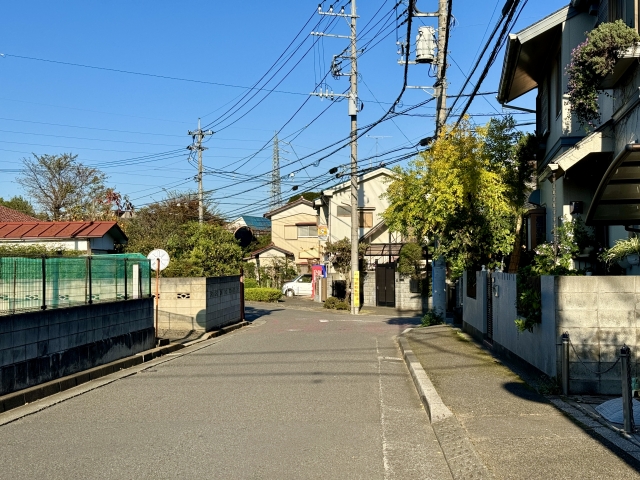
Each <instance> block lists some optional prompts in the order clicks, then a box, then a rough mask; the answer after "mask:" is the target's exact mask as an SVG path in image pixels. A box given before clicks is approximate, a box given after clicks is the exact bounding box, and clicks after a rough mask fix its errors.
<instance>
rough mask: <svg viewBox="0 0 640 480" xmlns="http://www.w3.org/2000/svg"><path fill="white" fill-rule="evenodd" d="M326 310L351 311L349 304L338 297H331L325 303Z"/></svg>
mask: <svg viewBox="0 0 640 480" xmlns="http://www.w3.org/2000/svg"><path fill="white" fill-rule="evenodd" d="M324 308H329V309H331V310H349V308H350V307H349V304H348V303H347V302H345V301H342V300H340V299H339V298H336V297H329V298H327V299H326V300H325V301H324Z"/></svg>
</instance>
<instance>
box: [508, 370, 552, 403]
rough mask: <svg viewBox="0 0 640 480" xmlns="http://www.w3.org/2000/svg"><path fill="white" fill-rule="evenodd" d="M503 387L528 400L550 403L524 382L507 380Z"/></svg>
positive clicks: (512, 393)
mask: <svg viewBox="0 0 640 480" xmlns="http://www.w3.org/2000/svg"><path fill="white" fill-rule="evenodd" d="M507 368H508V367H507ZM502 388H504V389H505V390H506V391H507V392H509V393H510V394H511V395H515V396H516V397H518V398H522V399H523V400H528V401H529V402H536V403H549V401H548V400H547V399H546V398H545V397H543V396H542V395H540V394H539V393H538V392H536V390H535V389H534V388H533V387H531V386H530V385H528V384H526V383H524V382H507V383H505V384H504V385H502Z"/></svg>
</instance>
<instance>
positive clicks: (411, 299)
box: [396, 272, 428, 312]
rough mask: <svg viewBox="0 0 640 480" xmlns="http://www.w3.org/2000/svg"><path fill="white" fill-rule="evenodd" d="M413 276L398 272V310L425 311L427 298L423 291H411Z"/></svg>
mask: <svg viewBox="0 0 640 480" xmlns="http://www.w3.org/2000/svg"><path fill="white" fill-rule="evenodd" d="M410 282H411V277H410V276H409V275H402V274H400V273H397V272H396V310H401V311H415V312H422V311H424V309H425V307H426V304H427V300H428V299H427V298H423V295H422V293H411V285H410Z"/></svg>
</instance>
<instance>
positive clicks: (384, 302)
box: [376, 263, 396, 307]
mask: <svg viewBox="0 0 640 480" xmlns="http://www.w3.org/2000/svg"><path fill="white" fill-rule="evenodd" d="M376 305H377V306H379V307H395V306H396V268H395V265H394V264H392V263H390V264H386V265H376Z"/></svg>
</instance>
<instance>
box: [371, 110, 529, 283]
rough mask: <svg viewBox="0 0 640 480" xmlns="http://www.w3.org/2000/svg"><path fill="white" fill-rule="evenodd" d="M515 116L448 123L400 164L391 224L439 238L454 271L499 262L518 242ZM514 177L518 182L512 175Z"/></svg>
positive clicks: (390, 193) (392, 190)
mask: <svg viewBox="0 0 640 480" xmlns="http://www.w3.org/2000/svg"><path fill="white" fill-rule="evenodd" d="M513 126H514V123H513V121H512V120H510V121H493V122H491V123H490V124H489V125H488V126H486V127H472V126H471V125H470V124H469V122H468V120H467V119H465V120H464V121H463V122H461V124H460V126H459V127H457V128H450V127H446V128H444V129H443V132H442V135H441V136H440V137H439V139H438V140H436V141H435V142H434V143H433V145H432V147H431V148H430V149H429V150H427V151H425V152H423V153H422V154H421V155H420V156H418V157H417V158H415V159H414V160H412V161H411V162H410V163H409V166H408V167H407V168H401V167H398V168H396V169H395V172H396V174H397V177H396V178H395V179H394V180H392V181H391V183H390V185H389V187H388V189H387V192H386V194H385V195H386V196H387V198H388V199H389V202H390V205H389V207H388V208H387V210H386V211H385V212H384V213H383V218H384V220H385V222H386V224H387V225H388V227H389V229H390V230H394V231H399V232H401V233H403V234H405V235H407V236H409V235H412V236H415V238H418V239H421V240H422V242H425V243H426V242H427V240H431V239H433V238H434V237H436V238H437V239H438V246H437V248H436V249H435V251H434V255H435V256H439V255H443V256H444V257H445V259H446V260H447V261H448V263H449V267H450V273H451V276H452V277H453V278H457V277H458V276H460V275H461V274H462V272H463V271H464V269H465V268H466V267H469V266H471V265H476V264H480V263H482V264H486V265H489V266H494V265H499V264H500V262H501V261H502V258H503V257H504V256H506V255H508V254H509V253H510V252H511V251H512V249H513V245H514V240H515V226H516V219H517V216H518V213H519V209H521V203H523V202H522V198H523V197H524V192H523V191H521V190H523V189H524V188H525V187H524V186H523V185H518V182H517V180H516V179H517V178H518V176H519V175H520V174H521V173H522V172H520V173H516V172H514V171H513V170H514V169H519V168H522V165H521V164H520V162H519V161H518V159H516V158H514V147H515V144H516V140H517V139H518V135H517V134H514V133H513V132H512V130H513ZM509 178H513V184H510V183H509V181H507V179H509Z"/></svg>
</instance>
